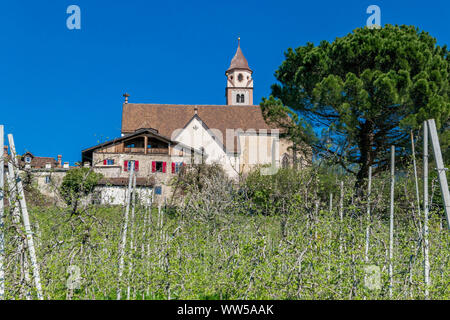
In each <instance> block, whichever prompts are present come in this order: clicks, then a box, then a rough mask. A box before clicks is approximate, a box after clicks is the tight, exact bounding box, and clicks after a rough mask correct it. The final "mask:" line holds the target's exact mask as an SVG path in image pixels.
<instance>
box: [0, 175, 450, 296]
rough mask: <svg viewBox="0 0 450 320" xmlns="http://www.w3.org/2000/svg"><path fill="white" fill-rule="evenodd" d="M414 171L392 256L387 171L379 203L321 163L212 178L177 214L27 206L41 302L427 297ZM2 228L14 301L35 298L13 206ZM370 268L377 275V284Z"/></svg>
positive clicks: (432, 258) (403, 184)
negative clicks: (265, 173) (237, 180)
mask: <svg viewBox="0 0 450 320" xmlns="http://www.w3.org/2000/svg"><path fill="white" fill-rule="evenodd" d="M411 172H412V170H411V168H409V169H407V170H405V171H403V172H401V173H399V174H398V177H397V181H396V185H395V190H394V191H395V192H394V194H395V208H394V209H395V211H394V233H393V239H394V243H393V252H392V259H390V257H389V233H390V232H389V192H390V190H389V189H390V188H389V175H388V174H386V175H378V176H376V177H374V178H373V181H372V192H371V194H370V197H367V194H361V195H358V194H357V193H356V192H355V188H354V184H355V181H354V180H353V179H352V178H350V177H345V176H342V175H339V174H333V173H331V172H324V169H322V168H318V167H312V168H309V169H305V170H302V171H295V170H291V169H285V170H280V171H279V172H278V173H277V174H276V175H274V176H262V175H260V174H259V171H254V172H253V173H251V174H250V175H249V177H247V179H246V180H243V181H241V182H240V183H239V184H235V183H231V182H230V181H228V180H227V179H226V178H225V177H224V176H223V175H221V174H213V175H209V176H205V177H203V178H202V180H201V184H199V185H195V186H188V187H187V188H186V189H185V191H184V192H185V198H184V201H183V202H182V203H179V204H177V205H176V206H175V205H172V206H170V205H167V206H159V207H156V206H154V207H153V208H150V207H149V206H145V205H143V204H142V202H141V201H139V199H136V198H135V197H132V201H131V203H130V207H129V208H128V211H127V212H128V217H126V215H125V214H124V212H126V210H127V209H126V208H124V207H105V206H103V207H102V206H95V205H90V204H85V205H84V206H80V207H79V208H78V209H77V211H76V212H74V211H73V208H70V207H67V208H61V207H56V206H48V205H47V206H32V205H30V206H29V210H28V211H29V215H30V227H31V229H32V233H33V238H34V246H35V250H36V260H37V264H38V267H39V272H40V281H41V285H42V298H43V299H117V298H120V299H424V298H425V289H426V288H425V282H424V256H423V247H424V246H423V237H422V234H423V232H422V227H423V217H422V216H421V213H420V212H418V210H417V208H416V207H417V204H416V199H415V197H414V179H413V175H412V174H411ZM340 181H342V183H341V182H340ZM430 184H431V189H430V217H429V221H428V223H429V239H428V247H429V265H430V282H429V288H428V290H429V298H431V299H449V298H450V291H449V279H450V269H449V267H448V266H449V258H450V251H449V245H450V237H449V233H448V230H447V227H446V222H445V216H444V211H443V209H442V202H441V200H440V193H439V190H438V183H437V180H436V177H433V176H431V177H430ZM369 203H370V204H371V214H370V216H368V215H367V206H368V204H369ZM126 220H128V221H126ZM125 224H126V228H125V227H124V226H125ZM4 226H6V228H4V230H5V239H4V240H5V241H4V242H5V261H4V265H5V270H4V271H5V293H4V294H5V299H36V298H37V297H38V293H37V292H36V286H35V282H34V281H33V273H32V266H31V264H30V262H29V261H30V259H29V253H28V251H27V248H26V246H27V245H26V241H24V239H25V238H26V233H25V230H24V229H23V227H22V225H21V224H20V223H19V221H18V219H17V217H15V216H14V206H12V207H7V208H5V217H4ZM124 230H126V231H127V233H126V236H125V237H124V236H123V235H124ZM122 239H125V242H124V246H122ZM121 261H122V262H121ZM390 264H391V265H392V271H393V276H392V287H391V286H390V277H389V266H390ZM368 267H369V269H370V268H372V270H378V272H379V274H378V278H377V277H376V276H375V278H374V279H378V280H376V281H375V283H372V285H371V284H370V281H368V280H367V279H368V277H370V275H369V274H368V270H369V269H368ZM390 289H391V290H390Z"/></svg>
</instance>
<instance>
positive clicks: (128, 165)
mask: <svg viewBox="0 0 450 320" xmlns="http://www.w3.org/2000/svg"><path fill="white" fill-rule="evenodd" d="M133 163H134V171H139V161H138V160H128V161H127V160H125V161H124V162H123V170H124V171H131V165H132V164H133Z"/></svg>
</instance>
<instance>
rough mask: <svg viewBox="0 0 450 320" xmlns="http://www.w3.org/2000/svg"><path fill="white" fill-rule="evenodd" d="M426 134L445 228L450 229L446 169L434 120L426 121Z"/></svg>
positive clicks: (449, 199) (449, 201) (449, 203)
mask: <svg viewBox="0 0 450 320" xmlns="http://www.w3.org/2000/svg"><path fill="white" fill-rule="evenodd" d="M427 123H428V132H429V133H430V138H431V145H432V146H433V153H434V161H435V162H436V170H437V172H438V177H439V183H440V185H441V194H442V201H443V202H444V210H445V215H446V217H447V227H448V228H450V193H449V191H448V182H447V174H446V170H447V169H446V168H445V167H444V161H443V159H442V153H441V146H440V145H439V137H438V135H437V130H436V123H435V122H434V119H430V120H428V121H427Z"/></svg>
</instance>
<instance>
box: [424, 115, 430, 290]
mask: <svg viewBox="0 0 450 320" xmlns="http://www.w3.org/2000/svg"><path fill="white" fill-rule="evenodd" d="M428 209H429V208H428V125H427V122H426V121H425V122H424V123H423V269H424V270H423V272H424V278H425V299H428V295H429V286H430V261H429V257H428V250H429V248H428Z"/></svg>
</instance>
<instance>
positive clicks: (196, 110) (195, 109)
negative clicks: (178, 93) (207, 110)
mask: <svg viewBox="0 0 450 320" xmlns="http://www.w3.org/2000/svg"><path fill="white" fill-rule="evenodd" d="M194 113H195V114H197V113H198V107H197V106H195V107H194Z"/></svg>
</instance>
